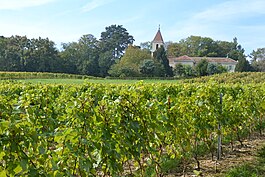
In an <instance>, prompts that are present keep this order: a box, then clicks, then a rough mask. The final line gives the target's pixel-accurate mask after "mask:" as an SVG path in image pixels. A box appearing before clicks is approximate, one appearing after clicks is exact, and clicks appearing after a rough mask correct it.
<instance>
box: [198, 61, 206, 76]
mask: <svg viewBox="0 0 265 177" xmlns="http://www.w3.org/2000/svg"><path fill="white" fill-rule="evenodd" d="M208 64H209V62H208V61H207V60H206V59H202V60H200V61H199V62H198V63H197V64H196V66H195V71H196V73H197V75H198V76H206V75H207V68H208Z"/></svg>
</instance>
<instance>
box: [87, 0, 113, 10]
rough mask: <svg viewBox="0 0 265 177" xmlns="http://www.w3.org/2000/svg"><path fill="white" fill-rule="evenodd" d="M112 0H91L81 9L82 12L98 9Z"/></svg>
mask: <svg viewBox="0 0 265 177" xmlns="http://www.w3.org/2000/svg"><path fill="white" fill-rule="evenodd" d="M112 1H113V0H91V1H90V2H89V3H87V4H86V5H84V6H83V7H82V11H83V12H89V11H92V10H94V9H96V8H98V7H101V6H104V5H106V4H109V3H111V2H112Z"/></svg>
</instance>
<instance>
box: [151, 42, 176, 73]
mask: <svg viewBox="0 0 265 177" xmlns="http://www.w3.org/2000/svg"><path fill="white" fill-rule="evenodd" d="M153 56H154V58H155V59H156V60H157V61H158V62H159V63H161V64H162V65H163V67H164V69H165V76H169V77H172V76H173V71H172V68H171V67H170V65H169V60H168V58H167V54H166V51H165V48H164V47H163V46H162V47H160V48H158V49H157V50H156V51H155V52H154V54H153Z"/></svg>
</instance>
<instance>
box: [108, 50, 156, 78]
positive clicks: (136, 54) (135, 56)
mask: <svg viewBox="0 0 265 177" xmlns="http://www.w3.org/2000/svg"><path fill="white" fill-rule="evenodd" d="M148 58H151V55H150V52H148V51H146V50H141V49H140V48H139V47H137V46H129V47H128V48H127V49H126V51H125V54H124V55H123V57H122V58H121V59H120V60H118V61H117V62H116V64H114V65H113V66H111V69H110V70H109V74H110V75H111V76H116V77H117V75H118V76H120V75H123V76H124V75H125V76H128V73H130V74H132V75H129V76H134V77H135V76H139V75H140V71H139V67H140V64H141V63H142V61H143V60H144V59H148ZM124 68H127V69H126V70H125V69H124ZM128 70H130V72H128ZM124 72H126V73H124Z"/></svg>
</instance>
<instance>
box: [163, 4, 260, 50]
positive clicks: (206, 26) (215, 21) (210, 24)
mask: <svg viewBox="0 0 265 177" xmlns="http://www.w3.org/2000/svg"><path fill="white" fill-rule="evenodd" d="M264 9H265V1H264V0H251V1H249V0H230V1H226V2H223V3H220V4H216V5H214V6H212V7H209V8H208V9H205V10H204V11H200V12H198V13H195V14H193V15H192V16H190V17H189V18H188V19H186V20H183V21H179V22H178V23H176V24H175V25H173V27H172V28H171V29H169V30H168V31H166V33H167V34H168V36H167V38H169V39H174V41H178V40H180V39H183V38H186V37H188V36H191V35H198V36H203V37H211V38H212V39H214V40H225V41H232V39H233V38H234V37H237V38H238V40H239V43H240V44H242V46H243V47H244V48H245V49H246V53H249V52H250V51H251V50H253V49H255V48H257V47H258V45H262V44H263V45H264V42H262V41H261V39H262V38H263V36H265V30H264V23H262V22H255V23H252V21H251V20H253V21H255V19H256V18H255V17H262V16H264V15H265V11H264ZM245 22H246V23H245ZM261 23H262V24H261ZM176 37H177V38H178V39H176ZM261 47H262V46H261Z"/></svg>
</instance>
